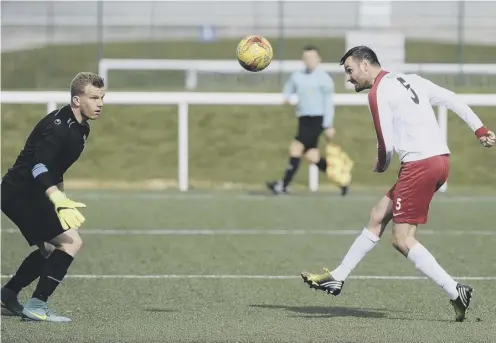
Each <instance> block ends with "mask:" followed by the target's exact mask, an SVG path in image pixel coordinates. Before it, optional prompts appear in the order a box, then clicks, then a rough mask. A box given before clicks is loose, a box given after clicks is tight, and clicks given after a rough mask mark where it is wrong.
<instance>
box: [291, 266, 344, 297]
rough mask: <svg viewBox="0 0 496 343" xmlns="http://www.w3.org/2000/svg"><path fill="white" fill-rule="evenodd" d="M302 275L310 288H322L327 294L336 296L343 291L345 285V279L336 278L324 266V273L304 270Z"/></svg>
mask: <svg viewBox="0 0 496 343" xmlns="http://www.w3.org/2000/svg"><path fill="white" fill-rule="evenodd" d="M301 277H302V278H303V281H304V282H305V283H306V284H308V285H309V286H310V288H314V289H320V290H321V291H325V292H327V294H332V295H334V296H337V295H339V293H341V290H342V289H343V285H344V281H338V280H335V279H334V278H333V277H332V275H331V273H330V272H329V269H327V268H324V273H322V274H312V273H307V272H303V273H301Z"/></svg>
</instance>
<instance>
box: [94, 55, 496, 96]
mask: <svg viewBox="0 0 496 343" xmlns="http://www.w3.org/2000/svg"><path fill="white" fill-rule="evenodd" d="M302 67H303V65H302V62H301V61H298V60H287V61H279V60H274V61H272V63H271V64H270V65H269V66H268V67H267V69H265V70H264V71H263V72H264V73H278V72H287V73H290V72H293V71H295V70H298V69H301V68H302ZM321 67H322V68H323V69H324V70H325V71H327V72H329V73H343V75H344V70H343V67H342V66H340V65H339V63H322V64H321ZM388 69H389V70H390V71H397V72H403V73H423V74H441V75H444V74H447V75H453V74H460V73H463V74H471V75H495V74H496V64H489V63H487V64H480V63H478V64H456V63H405V64H399V65H394V66H388ZM109 70H183V71H185V72H186V79H185V87H186V89H189V90H191V89H195V88H196V86H197V83H198V72H212V73H224V74H238V73H250V72H249V71H246V70H244V69H243V68H241V66H240V65H239V63H238V61H236V60H200V59H199V60H174V59H167V60H165V59H132V58H126V59H122V58H117V59H111V58H104V59H101V60H100V61H99V62H98V73H99V75H100V76H102V77H103V78H104V79H105V82H106V84H107V85H108V84H109V76H108V71H109Z"/></svg>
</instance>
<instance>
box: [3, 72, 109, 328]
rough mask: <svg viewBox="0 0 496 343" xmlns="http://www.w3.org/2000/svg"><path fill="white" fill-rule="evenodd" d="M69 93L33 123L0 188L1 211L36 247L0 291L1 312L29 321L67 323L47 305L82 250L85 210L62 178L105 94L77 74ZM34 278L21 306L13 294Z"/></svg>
mask: <svg viewBox="0 0 496 343" xmlns="http://www.w3.org/2000/svg"><path fill="white" fill-rule="evenodd" d="M70 88H71V102H70V104H68V105H66V106H63V107H61V108H60V109H57V110H55V111H53V112H51V113H49V114H48V115H46V116H45V117H43V118H42V119H41V120H40V121H39V122H38V124H37V125H36V126H35V128H34V129H33V131H32V132H31V134H30V135H29V137H28V139H27V141H26V143H25V146H24V149H23V150H22V151H21V152H20V154H19V156H18V157H17V160H16V161H15V164H14V166H13V167H12V168H10V169H9V170H8V172H7V174H6V175H5V176H4V177H3V179H2V184H1V196H2V199H1V204H2V212H3V213H4V214H5V215H6V216H7V217H8V218H9V219H10V220H11V221H12V222H14V223H15V225H16V226H18V228H19V230H20V231H21V233H22V235H23V236H24V237H25V239H26V241H27V242H28V244H29V245H30V246H37V249H36V250H34V251H33V252H31V254H29V256H28V257H26V259H25V260H24V261H23V262H22V263H21V265H20V267H19V268H18V269H17V272H16V273H15V275H14V276H13V277H12V278H11V279H10V280H9V281H8V282H7V283H6V284H5V286H4V287H2V289H1V299H2V307H5V308H7V309H8V310H9V311H11V312H12V313H14V314H16V315H18V316H21V317H23V318H24V319H29V320H35V321H50V322H69V321H70V319H69V318H66V317H63V316H60V315H57V314H56V313H55V312H54V311H52V310H51V309H49V308H48V305H47V300H48V298H49V297H50V296H51V295H52V293H53V292H54V291H55V289H56V288H57V286H58V285H59V284H60V283H61V282H62V280H63V278H64V276H65V275H66V273H67V270H68V269H69V266H70V265H71V263H72V262H73V260H74V256H75V255H76V253H77V252H78V251H79V249H80V248H81V245H82V240H81V237H80V236H79V233H78V231H77V229H78V228H79V227H80V226H81V225H82V224H83V222H84V216H83V215H82V214H81V212H80V211H79V208H80V207H85V205H84V204H82V203H77V202H74V201H72V200H70V199H68V198H67V197H66V195H65V194H64V186H63V175H64V173H65V172H66V171H67V169H68V168H69V167H70V166H71V165H72V164H73V163H74V162H76V160H77V159H78V158H79V156H80V155H81V153H82V152H83V150H84V147H85V145H86V139H87V137H88V135H89V132H90V127H89V124H88V121H89V120H95V119H98V117H99V116H100V113H101V109H102V106H103V97H104V94H105V93H104V82H103V79H102V78H100V77H99V76H98V75H96V74H93V73H79V74H77V75H76V77H75V78H74V79H73V80H72V83H71V87H70ZM23 119H24V118H21V117H19V120H23ZM38 278H39V281H38V284H37V286H36V289H35V290H34V293H33V295H32V297H31V299H29V300H28V301H27V303H26V304H25V305H24V306H22V305H21V304H20V303H19V301H18V294H19V292H20V291H21V290H22V289H23V288H25V287H27V286H28V285H29V284H31V283H32V282H33V281H35V280H36V279H38Z"/></svg>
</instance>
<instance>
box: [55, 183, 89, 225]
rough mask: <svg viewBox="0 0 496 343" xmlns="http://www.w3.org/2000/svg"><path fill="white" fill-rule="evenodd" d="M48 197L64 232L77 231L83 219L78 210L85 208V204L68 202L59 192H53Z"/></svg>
mask: <svg viewBox="0 0 496 343" xmlns="http://www.w3.org/2000/svg"><path fill="white" fill-rule="evenodd" d="M48 197H49V199H50V201H51V202H52V203H53V205H54V207H55V212H57V215H58V217H59V220H60V223H61V224H62V227H63V228H64V230H68V229H78V228H79V227H80V226H81V225H82V224H83V223H84V221H85V218H84V216H83V215H82V214H81V212H79V211H78V208H83V207H86V205H85V204H83V203H80V202H74V201H72V200H70V199H69V198H67V197H66V196H65V194H64V193H62V192H60V191H56V192H53V193H52V194H50V195H49V196H48Z"/></svg>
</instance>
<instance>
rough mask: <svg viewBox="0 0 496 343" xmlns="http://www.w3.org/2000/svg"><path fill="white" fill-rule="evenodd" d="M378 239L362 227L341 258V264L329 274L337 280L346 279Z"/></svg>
mask: <svg viewBox="0 0 496 343" xmlns="http://www.w3.org/2000/svg"><path fill="white" fill-rule="evenodd" d="M378 241H379V237H378V236H376V235H375V234H374V233H372V232H370V231H369V230H367V229H366V228H365V229H363V231H362V233H361V234H360V236H358V237H357V239H355V242H353V244H352V245H351V247H350V250H348V253H347V254H346V256H345V257H344V258H343V261H342V262H341V265H339V266H338V267H337V268H336V269H334V270H333V271H332V272H331V276H332V277H333V278H334V279H335V280H338V281H344V280H346V278H347V277H348V275H350V273H351V272H352V271H353V269H355V268H356V266H357V265H358V263H360V261H361V260H362V259H363V258H364V257H365V255H367V253H368V252H369V251H370V250H372V249H373V248H374V247H375V245H376V244H377V242H378Z"/></svg>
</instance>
